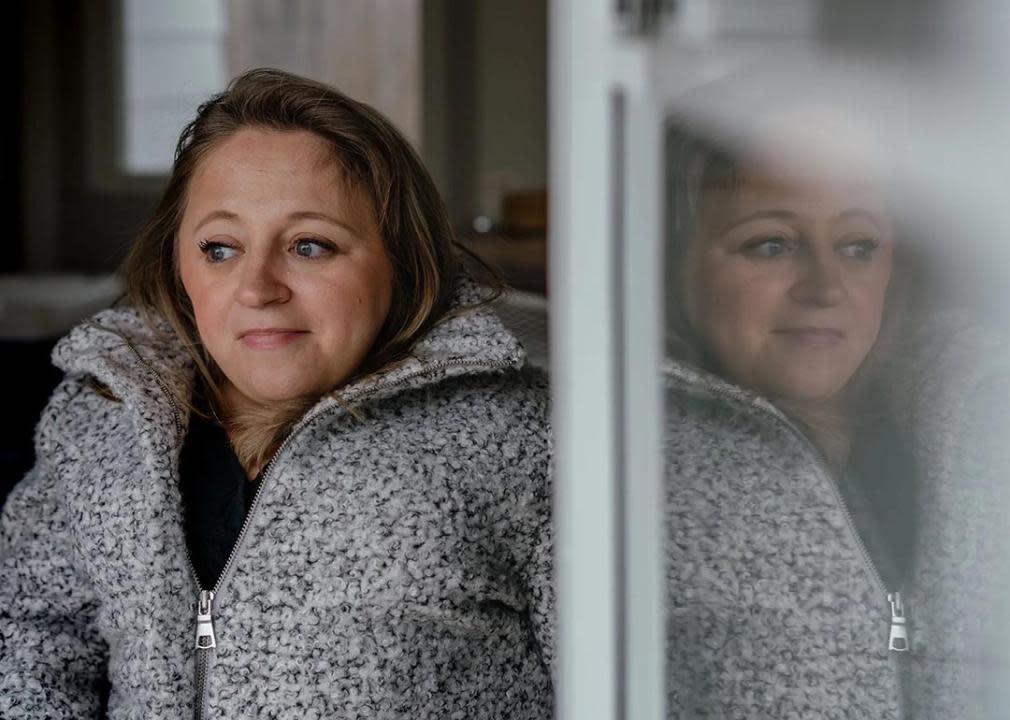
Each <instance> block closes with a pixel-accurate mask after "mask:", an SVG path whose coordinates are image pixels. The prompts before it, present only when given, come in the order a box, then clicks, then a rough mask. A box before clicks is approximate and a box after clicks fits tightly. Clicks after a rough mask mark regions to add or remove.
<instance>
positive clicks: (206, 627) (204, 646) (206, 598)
mask: <svg viewBox="0 0 1010 720" xmlns="http://www.w3.org/2000/svg"><path fill="white" fill-rule="evenodd" d="M213 610H214V593H213V592H211V591H210V590H201V591H200V597H199V599H198V600H197V601H196V649H197V650H209V649H210V648H215V647H217V640H215V639H214V619H213V618H212V617H211V613H212V611H213Z"/></svg>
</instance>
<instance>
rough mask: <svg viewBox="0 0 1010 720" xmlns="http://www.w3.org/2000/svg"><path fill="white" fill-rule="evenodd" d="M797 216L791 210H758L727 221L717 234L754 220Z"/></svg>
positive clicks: (783, 218) (790, 218) (782, 218)
mask: <svg viewBox="0 0 1010 720" xmlns="http://www.w3.org/2000/svg"><path fill="white" fill-rule="evenodd" d="M797 217H798V215H797V214H796V213H794V212H792V211H791V210H758V211H757V212H753V213H751V214H750V215H745V216H744V217H742V218H737V219H735V220H731V221H729V222H728V223H726V224H725V225H724V226H723V228H722V230H721V231H720V232H719V234H720V235H725V234H726V233H728V232H729V231H730V230H733V229H734V228H737V227H739V226H741V225H743V224H745V223H749V222H753V221H754V220H795V219H796V218H797Z"/></svg>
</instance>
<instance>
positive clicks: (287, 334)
mask: <svg viewBox="0 0 1010 720" xmlns="http://www.w3.org/2000/svg"><path fill="white" fill-rule="evenodd" d="M308 334H309V333H308V331H307V330H295V329H293V328H254V329H252V330H245V331H244V332H242V333H240V334H239V336H238V339H239V340H240V341H241V342H242V344H243V345H245V346H246V347H247V348H249V349H251V350H276V349H277V348H282V347H286V346H287V345H290V344H291V343H293V342H296V341H298V340H300V339H301V338H302V337H304V336H305V335H308Z"/></svg>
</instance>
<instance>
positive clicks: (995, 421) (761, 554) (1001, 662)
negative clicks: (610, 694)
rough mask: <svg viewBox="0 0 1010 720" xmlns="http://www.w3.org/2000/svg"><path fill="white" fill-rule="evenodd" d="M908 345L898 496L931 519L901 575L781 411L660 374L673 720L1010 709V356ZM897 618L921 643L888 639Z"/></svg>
mask: <svg viewBox="0 0 1010 720" xmlns="http://www.w3.org/2000/svg"><path fill="white" fill-rule="evenodd" d="M939 325H945V324H944V323H939ZM903 342H905V345H904V346H902V347H899V348H897V349H896V350H895V351H894V352H893V357H894V360H893V367H890V368H886V369H885V371H886V372H887V373H888V377H889V382H888V384H887V392H888V394H889V397H888V398H887V400H888V405H889V407H890V409H891V411H892V413H893V417H895V418H896V419H897V424H898V430H899V432H901V433H902V435H903V436H904V438H905V439H906V440H907V442H908V446H909V448H910V450H911V452H912V454H913V455H914V458H915V466H916V468H917V471H916V477H915V480H914V481H915V484H916V492H915V494H914V499H912V498H910V499H909V501H908V502H907V503H902V504H901V505H902V506H899V507H894V508H888V511H889V512H893V513H902V512H909V513H914V517H915V522H916V525H917V527H918V531H917V533H916V538H917V539H916V544H915V546H914V550H913V552H912V555H913V557H912V559H911V567H910V569H909V573H908V575H907V578H906V581H905V586H903V587H900V588H897V587H895V588H891V587H887V586H886V585H885V583H884V582H883V580H882V579H881V573H879V572H878V569H877V567H875V565H874V562H873V559H872V557H871V555H870V554H869V553H868V552H867V548H866V544H865V543H864V541H863V538H861V537H860V535H859V533H858V532H857V530H856V525H855V523H854V522H853V517H852V515H851V513H850V509H849V508H848V507H847V505H846V502H845V500H844V496H843V493H842V492H840V487H839V486H838V484H837V483H836V480H835V479H834V478H833V476H832V474H831V473H830V472H829V471H828V470H827V468H826V467H825V464H824V463H823V461H822V457H821V455H820V453H819V452H818V451H817V450H816V449H815V448H814V447H813V446H812V444H811V443H810V442H809V441H808V440H807V439H806V437H805V436H804V434H803V433H802V432H800V431H799V430H798V429H797V428H796V427H795V426H794V425H793V424H792V423H791V422H790V421H789V420H788V419H787V418H786V417H785V416H784V415H783V414H782V413H781V412H779V411H778V410H777V409H776V408H775V407H774V406H773V405H772V404H771V403H769V402H767V401H766V400H764V399H762V398H760V397H758V396H756V395H754V394H752V393H750V392H748V391H745V390H743V389H741V388H739V387H736V386H734V385H731V384H729V383H727V382H725V381H724V380H721V379H719V378H717V377H715V376H713V375H709V374H707V373H703V372H700V371H697V370H694V369H691V368H689V367H687V366H684V365H680V364H672V365H670V366H669V368H668V369H667V373H666V392H667V428H666V436H665V437H666V450H665V452H666V502H667V513H668V514H667V536H666V537H667V544H666V567H667V583H668V587H669V594H668V603H669V607H668V608H667V635H668V669H667V676H666V677H667V702H668V705H669V717H671V718H685V719H686V718H691V719H692V720H694V719H697V718H741V719H742V718H749V719H753V718H777V719H781V718H804V719H807V718H859V719H860V720H870V719H876V718H881V719H885V718H886V719H888V720H890V719H896V718H916V719H930V720H932V719H935V720H941V719H943V720H953V719H956V720H974V719H976V718H993V719H995V718H1007V717H1010V692H1008V690H1007V686H1008V681H1010V673H1008V670H1007V668H1008V664H1007V655H1008V650H1007V642H1006V640H1007V631H1006V621H1007V620H1008V619H1010V614H1008V612H1007V610H1008V609H1010V604H1008V602H1007V599H1008V592H1007V591H1008V588H1010V583H1008V573H1007V568H1008V556H1010V542H1008V541H1010V533H1008V531H1007V528H1008V527H1010V521H1008V512H1010V472H1008V471H1010V450H1008V448H1010V404H1008V402H1007V401H1008V400H1010V361H1008V355H1007V353H1006V352H1005V351H1002V350H999V349H998V348H996V347H995V345H994V343H993V342H992V341H991V338H990V337H988V336H986V335H985V334H982V333H979V332H976V331H974V330H971V329H968V328H966V327H962V328H961V329H959V330H957V331H956V332H940V331H938V330H937V329H936V328H935V327H932V328H931V327H925V326H924V327H922V328H920V329H919V330H918V331H916V332H911V333H909V334H908V338H907V339H906V341H903ZM882 480H883V481H886V478H882ZM896 591H897V592H900V593H901V598H902V607H901V608H899V610H900V612H898V613H892V605H891V603H890V602H889V599H888V595H889V593H894V592H896ZM892 599H893V598H892ZM903 632H904V633H907V635H908V639H909V643H910V649H909V650H908V651H906V652H898V651H895V650H891V649H889V646H890V645H891V640H892V639H894V638H895V635H897V637H898V639H900V637H901V635H902V633H903Z"/></svg>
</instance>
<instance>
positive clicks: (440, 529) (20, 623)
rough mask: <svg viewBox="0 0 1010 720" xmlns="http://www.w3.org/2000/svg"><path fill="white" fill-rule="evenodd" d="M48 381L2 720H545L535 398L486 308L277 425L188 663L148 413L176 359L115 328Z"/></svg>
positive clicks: (172, 437) (168, 444) (116, 314)
mask: <svg viewBox="0 0 1010 720" xmlns="http://www.w3.org/2000/svg"><path fill="white" fill-rule="evenodd" d="M474 299H475V298H474V289H473V288H472V287H469V286H466V285H463V286H461V289H460V291H459V292H458V293H457V305H459V306H462V305H465V304H467V303H470V302H472V301H473V300H474ZM127 340H128V342H127ZM54 359H55V362H56V364H57V365H58V366H59V367H60V368H62V369H63V370H64V371H65V372H66V377H65V379H64V381H63V382H62V384H61V385H60V386H59V388H58V389H57V390H56V392H55V394H54V395H53V397H52V399H51V401H50V403H49V405H48V407H47V409H46V410H45V412H44V415H43V419H42V421H41V423H40V426H39V429H38V432H37V448H36V449H37V455H38V462H37V466H36V467H35V468H34V470H33V471H32V472H31V473H30V475H29V476H27V477H26V478H25V479H24V481H22V482H21V483H20V484H19V485H18V486H17V488H16V489H15V490H14V492H13V493H12V494H11V496H10V498H9V500H8V502H7V505H6V507H5V509H4V513H3V518H2V535H0V718H5V719H6V718H11V719H13V718H95V717H98V716H99V715H100V713H101V712H102V709H101V708H100V703H101V702H102V700H101V697H102V696H103V695H105V694H107V697H108V701H107V702H108V707H107V712H108V716H109V717H110V718H112V719H113V720H120V719H125V718H173V719H177V718H183V717H193V716H194V713H196V715H197V716H198V717H199V716H201V715H202V716H206V717H213V718H222V717H227V718H252V717H263V718H297V719H298V720H314V719H320V718H346V719H350V718H373V719H374V718H410V719H411V720H420V719H422V718H502V719H504V718H509V719H522V718H547V717H550V714H551V707H552V695H551V681H550V667H551V664H552V655H553V649H552V648H553V637H552V627H553V624H554V623H553V618H552V607H553V599H552V589H551V583H550V578H551V551H552V548H551V531H550V512H549V511H550V488H549V486H548V465H549V452H550V437H549V431H548V396H547V390H546V384H545V380H544V378H543V377H542V376H540V375H537V374H535V373H532V372H531V371H528V370H526V369H525V368H524V367H523V364H524V361H523V351H522V349H521V347H520V345H519V344H518V342H517V341H516V340H515V338H514V337H513V336H512V335H510V334H509V333H508V332H507V331H506V330H505V329H504V328H503V327H502V325H501V324H500V323H499V321H498V320H497V318H496V317H495V315H494V314H493V312H491V311H490V310H488V309H486V308H485V309H478V310H471V311H469V312H465V313H464V314H461V315H458V316H456V317H453V318H451V319H450V320H448V321H445V322H443V323H441V324H440V325H438V326H436V327H435V328H434V329H432V330H431V331H430V332H429V333H428V334H427V335H426V336H425V338H424V339H423V340H422V341H421V342H420V343H419V344H418V345H417V346H416V348H415V350H414V352H413V355H412V357H411V358H410V359H409V360H408V361H406V362H405V363H403V364H401V365H399V366H397V367H396V368H394V369H391V370H387V371H385V372H382V373H380V374H379V375H378V376H375V377H372V378H370V379H367V380H364V381H361V382H357V383H354V384H352V385H350V386H349V387H346V388H344V389H343V390H342V391H341V392H340V393H339V396H338V397H337V398H326V399H323V400H322V401H320V402H319V403H318V404H317V405H316V406H315V408H313V409H312V410H311V411H310V412H309V413H308V414H307V415H306V417H305V418H304V419H303V420H302V421H301V422H300V424H298V425H297V427H296V429H295V430H294V431H293V432H292V434H291V435H290V436H289V438H288V440H287V442H285V443H284V445H283V446H282V448H281V449H280V451H279V452H278V453H277V455H276V456H275V458H274V460H273V462H272V463H271V464H270V466H269V467H268V469H267V470H266V471H265V474H264V477H263V481H262V485H261V490H260V492H259V495H258V497H257V498H256V500H255V502H254V504H253V507H252V509H251V510H250V513H249V517H248V520H247V524H246V527H245V529H244V531H243V534H242V535H241V537H240V540H239V541H238V544H237V545H236V551H235V552H234V553H233V556H232V558H231V560H230V561H229V563H228V565H227V567H226V569H225V570H224V571H223V573H222V577H221V580H220V581H219V583H218V586H217V587H216V588H214V589H213V590H214V597H213V601H212V603H210V607H209V608H204V611H205V612H206V611H208V610H209V612H207V614H208V615H209V618H202V619H203V620H206V621H207V622H204V623H203V624H202V625H201V626H200V631H201V635H202V638H203V639H202V644H203V645H210V644H211V643H210V642H209V637H210V632H211V630H212V631H213V636H214V640H215V643H214V645H215V647H212V648H207V649H201V650H197V649H196V641H195V638H196V635H197V618H196V615H195V613H196V607H197V601H198V599H199V591H200V589H199V588H198V587H197V584H196V580H195V575H194V572H193V571H192V569H191V564H190V562H189V561H188V558H187V552H186V545H185V539H184V535H183V524H182V507H181V499H180V493H179V478H178V459H179V451H180V447H181V445H182V441H183V437H184V435H185V432H186V426H187V422H188V418H187V416H186V414H185V413H184V412H182V411H181V410H180V407H179V404H178V403H176V402H175V401H174V400H173V399H172V395H171V393H169V392H168V389H169V386H170V383H171V382H172V380H171V378H174V377H189V376H191V374H192V373H189V372H188V371H187V369H186V368H187V364H186V359H185V356H184V354H183V353H182V352H181V350H180V349H179V348H178V347H175V346H174V345H172V344H165V343H162V342H160V341H159V340H158V339H157V338H156V336H155V335H154V334H152V332H151V331H150V329H149V328H147V327H146V326H145V325H144V324H143V322H142V321H141V320H140V319H139V317H138V316H137V315H136V314H135V313H134V312H133V311H131V310H109V311H105V312H102V313H100V314H99V315H97V316H96V317H94V318H93V319H92V320H91V321H89V322H86V323H84V324H83V325H81V326H79V327H78V328H76V329H75V330H73V331H72V332H71V333H70V335H69V336H68V337H66V338H65V339H63V340H62V341H61V342H60V343H59V345H58V346H57V348H56V349H55V351H54ZM91 379H94V380H97V381H98V382H100V383H101V384H103V385H105V386H106V387H107V388H108V389H109V390H110V391H111V393H112V394H114V395H115V396H116V397H117V398H119V399H120V400H121V402H115V401H112V400H110V399H108V398H107V397H104V396H103V394H102V393H100V392H96V390H95V389H94V383H93V382H90V380H91ZM352 409H353V411H354V412H349V410H352ZM204 590H209V589H208V588H204ZM205 598H206V596H205ZM105 683H108V684H109V686H110V688H111V689H107V691H106V692H105V693H103V692H102V691H101V690H100V688H101V687H102V685H103V684H105Z"/></svg>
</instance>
